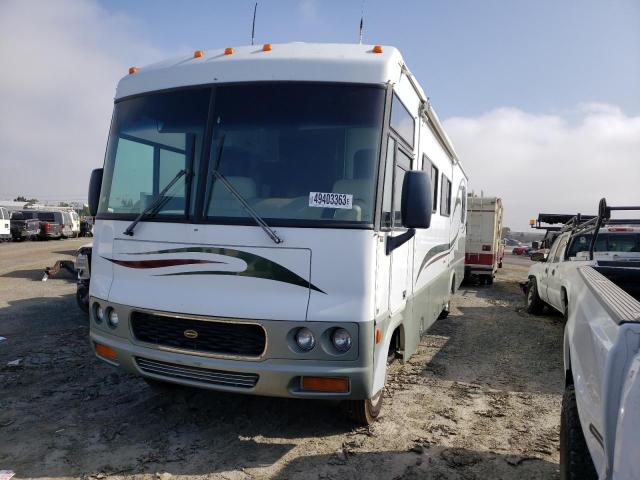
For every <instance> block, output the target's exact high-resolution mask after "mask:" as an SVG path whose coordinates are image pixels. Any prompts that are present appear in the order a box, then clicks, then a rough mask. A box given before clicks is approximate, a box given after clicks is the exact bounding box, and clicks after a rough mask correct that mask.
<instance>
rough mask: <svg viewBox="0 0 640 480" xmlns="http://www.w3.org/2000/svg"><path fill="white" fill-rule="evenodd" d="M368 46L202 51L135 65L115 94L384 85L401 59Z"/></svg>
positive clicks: (276, 46)
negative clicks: (243, 86)
mask: <svg viewBox="0 0 640 480" xmlns="http://www.w3.org/2000/svg"><path fill="white" fill-rule="evenodd" d="M373 48H374V46H373V45H359V44H332V43H322V44H320V43H300V42H294V43H284V44H273V45H271V50H270V51H263V47H262V45H249V46H242V47H233V53H231V54H225V49H224V48H220V49H213V50H204V51H203V55H202V56H200V57H196V56H195V55H194V54H193V53H191V54H189V55H182V56H180V57H175V58H172V59H169V60H164V61H161V62H158V63H154V64H152V65H149V66H146V67H141V68H138V69H137V70H136V71H135V73H134V74H129V75H127V76H125V77H124V78H122V80H120V83H119V84H118V89H117V92H116V98H123V97H128V96H130V95H135V94H139V93H143V92H148V91H156V90H164V89H169V88H176V87H183V86H190V85H203V84H210V83H228V82H248V81H268V80H274V81H325V82H351V83H373V84H384V83H387V82H389V81H391V82H396V81H398V80H399V78H400V74H401V71H402V66H403V64H404V61H403V59H402V55H401V54H400V52H399V51H398V49H396V48H394V47H391V46H386V45H385V46H382V53H374V51H373Z"/></svg>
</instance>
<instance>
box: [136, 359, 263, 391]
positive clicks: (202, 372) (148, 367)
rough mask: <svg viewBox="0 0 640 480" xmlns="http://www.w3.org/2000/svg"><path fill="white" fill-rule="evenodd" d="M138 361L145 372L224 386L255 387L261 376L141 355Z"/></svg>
mask: <svg viewBox="0 0 640 480" xmlns="http://www.w3.org/2000/svg"><path fill="white" fill-rule="evenodd" d="M136 363H137V364H138V367H140V370H142V371H143V372H145V373H151V374H153V375H159V376H162V377H169V378H175V379H178V380H191V381H194V382H200V383H208V384H210V385H220V386H223V387H235V388H253V387H255V386H256V383H258V378H259V377H258V375H257V374H255V373H238V372H224V371H221V370H209V369H208V368H199V367H186V366H184V365H176V364H174V363H166V362H158V361H157V360H149V359H147V358H140V357H136Z"/></svg>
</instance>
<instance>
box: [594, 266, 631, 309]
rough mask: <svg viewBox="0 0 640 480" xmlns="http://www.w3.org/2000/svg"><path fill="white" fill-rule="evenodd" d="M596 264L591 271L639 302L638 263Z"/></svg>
mask: <svg viewBox="0 0 640 480" xmlns="http://www.w3.org/2000/svg"><path fill="white" fill-rule="evenodd" d="M619 263H620V262H598V264H597V265H596V266H595V267H593V270H595V271H597V272H598V273H599V274H601V275H603V276H604V277H606V278H608V279H609V280H610V281H611V282H613V283H614V284H615V285H617V286H618V287H619V288H620V289H622V290H624V291H625V292H626V293H627V294H629V295H631V296H632V297H633V298H634V299H636V300H638V301H640V262H625V265H624V266H619Z"/></svg>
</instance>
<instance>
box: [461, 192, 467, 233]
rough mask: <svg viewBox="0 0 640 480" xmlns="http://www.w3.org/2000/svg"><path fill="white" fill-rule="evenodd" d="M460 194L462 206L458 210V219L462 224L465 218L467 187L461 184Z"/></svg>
mask: <svg viewBox="0 0 640 480" xmlns="http://www.w3.org/2000/svg"><path fill="white" fill-rule="evenodd" d="M460 194H461V195H462V207H461V211H460V221H461V222H462V223H463V224H464V222H465V221H466V220H467V187H465V186H463V187H462V188H461V189H460Z"/></svg>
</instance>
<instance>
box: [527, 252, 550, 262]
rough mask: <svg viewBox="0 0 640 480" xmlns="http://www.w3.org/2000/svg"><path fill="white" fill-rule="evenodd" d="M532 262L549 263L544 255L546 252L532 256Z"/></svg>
mask: <svg viewBox="0 0 640 480" xmlns="http://www.w3.org/2000/svg"><path fill="white" fill-rule="evenodd" d="M531 261H532V262H546V261H547V256H546V255H545V254H544V252H536V253H534V254H533V255H531Z"/></svg>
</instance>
